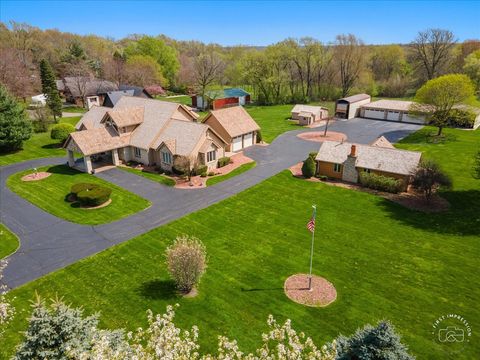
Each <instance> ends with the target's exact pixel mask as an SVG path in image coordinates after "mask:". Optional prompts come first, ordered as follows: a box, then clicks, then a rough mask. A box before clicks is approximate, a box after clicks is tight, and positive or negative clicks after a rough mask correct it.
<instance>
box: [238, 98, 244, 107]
mask: <svg viewBox="0 0 480 360" xmlns="http://www.w3.org/2000/svg"><path fill="white" fill-rule="evenodd" d="M238 103H239V104H240V105H245V96H240V97H239V98H238Z"/></svg>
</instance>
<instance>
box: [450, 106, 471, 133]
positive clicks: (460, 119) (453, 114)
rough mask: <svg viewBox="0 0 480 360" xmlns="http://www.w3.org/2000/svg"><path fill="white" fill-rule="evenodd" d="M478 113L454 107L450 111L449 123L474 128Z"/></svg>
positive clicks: (454, 125)
mask: <svg viewBox="0 0 480 360" xmlns="http://www.w3.org/2000/svg"><path fill="white" fill-rule="evenodd" d="M475 118H476V114H475V113H474V112H472V111H470V110H463V109H452V110H450V113H449V119H448V125H449V126H452V127H459V128H467V129H471V128H473V125H474V124H475Z"/></svg>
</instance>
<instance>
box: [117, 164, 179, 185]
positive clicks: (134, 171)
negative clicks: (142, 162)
mask: <svg viewBox="0 0 480 360" xmlns="http://www.w3.org/2000/svg"><path fill="white" fill-rule="evenodd" d="M118 169H120V170H123V171H126V172H129V173H132V174H135V175H138V176H143V177H144V178H147V179H149V180H152V181H155V182H158V183H160V184H163V185H167V186H174V185H175V180H173V179H171V178H169V177H166V176H164V175H161V174H153V173H149V172H145V171H142V170H137V169H132V168H130V167H125V166H119V167H118Z"/></svg>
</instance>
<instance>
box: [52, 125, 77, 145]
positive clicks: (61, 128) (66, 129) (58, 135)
mask: <svg viewBox="0 0 480 360" xmlns="http://www.w3.org/2000/svg"><path fill="white" fill-rule="evenodd" d="M74 131H75V127H74V126H73V125H71V124H66V123H65V124H56V125H54V126H53V127H52V131H51V132H50V137H51V138H52V139H54V140H58V141H60V142H65V140H67V138H68V135H70V133H72V132H74Z"/></svg>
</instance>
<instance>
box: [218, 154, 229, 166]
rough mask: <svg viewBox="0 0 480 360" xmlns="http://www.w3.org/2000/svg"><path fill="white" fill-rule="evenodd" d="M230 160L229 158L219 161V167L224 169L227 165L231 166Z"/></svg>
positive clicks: (222, 158)
mask: <svg viewBox="0 0 480 360" xmlns="http://www.w3.org/2000/svg"><path fill="white" fill-rule="evenodd" d="M230 161H231V160H230V158H229V157H228V156H225V157H221V158H220V159H218V167H224V166H225V165H228V164H230Z"/></svg>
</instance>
